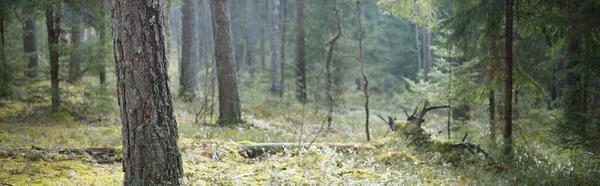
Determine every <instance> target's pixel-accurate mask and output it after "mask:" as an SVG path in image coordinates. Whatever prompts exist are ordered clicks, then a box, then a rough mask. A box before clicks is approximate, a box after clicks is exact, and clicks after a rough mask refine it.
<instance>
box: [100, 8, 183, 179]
mask: <svg viewBox="0 0 600 186" xmlns="http://www.w3.org/2000/svg"><path fill="white" fill-rule="evenodd" d="M162 3H163V2H162V1H156V0H147V1H146V0H140V1H120V0H110V5H111V12H112V13H111V15H112V18H111V22H112V25H113V44H114V54H115V74H116V76H117V93H118V100H119V106H120V107H121V124H122V129H121V131H122V135H123V172H124V173H125V179H124V181H123V185H183V184H184V183H183V168H182V161H181V154H180V153H179V148H178V147H177V138H178V132H177V121H176V119H175V114H174V112H173V96H172V95H171V90H170V87H171V86H170V82H169V74H168V66H169V61H168V59H167V50H166V48H165V46H166V43H165V41H166V38H165V35H164V33H163V32H164V29H165V28H164V24H165V23H164V15H163V11H161V10H162V6H163V5H162Z"/></svg>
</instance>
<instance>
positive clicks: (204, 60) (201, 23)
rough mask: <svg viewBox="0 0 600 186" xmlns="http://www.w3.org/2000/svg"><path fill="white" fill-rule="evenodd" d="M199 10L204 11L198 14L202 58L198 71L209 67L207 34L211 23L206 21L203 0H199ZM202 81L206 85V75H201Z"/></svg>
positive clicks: (199, 55) (200, 58)
mask: <svg viewBox="0 0 600 186" xmlns="http://www.w3.org/2000/svg"><path fill="white" fill-rule="evenodd" d="M196 6H197V7H198V10H200V11H201V12H202V13H200V14H199V15H198V21H197V24H198V33H197V34H198V42H199V45H200V47H199V48H198V52H199V54H198V57H199V60H200V69H199V70H198V71H201V70H205V69H206V68H208V49H207V40H208V38H207V36H206V29H207V28H206V27H207V26H206V24H210V23H206V21H205V20H206V19H205V18H204V16H205V14H206V13H204V4H203V2H202V0H199V1H197V5H196ZM200 81H201V82H202V84H203V85H206V75H204V76H200Z"/></svg>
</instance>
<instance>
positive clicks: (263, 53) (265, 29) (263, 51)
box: [260, 0, 272, 73]
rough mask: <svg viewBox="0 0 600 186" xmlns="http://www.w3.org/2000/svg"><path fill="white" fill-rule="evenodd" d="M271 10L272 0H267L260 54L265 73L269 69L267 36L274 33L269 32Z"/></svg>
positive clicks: (262, 68) (262, 69)
mask: <svg viewBox="0 0 600 186" xmlns="http://www.w3.org/2000/svg"><path fill="white" fill-rule="evenodd" d="M270 10H271V0H265V9H264V10H263V13H264V16H265V17H264V19H263V20H265V26H264V27H263V35H262V36H263V38H262V39H261V41H262V42H261V45H260V50H261V51H260V52H261V54H260V55H261V56H260V58H261V62H260V65H261V72H262V73H265V72H266V71H267V65H266V63H267V62H266V61H267V59H266V56H267V55H268V53H267V52H269V51H268V50H267V47H266V45H267V36H268V34H272V33H270V32H269V30H270V29H271V11H270Z"/></svg>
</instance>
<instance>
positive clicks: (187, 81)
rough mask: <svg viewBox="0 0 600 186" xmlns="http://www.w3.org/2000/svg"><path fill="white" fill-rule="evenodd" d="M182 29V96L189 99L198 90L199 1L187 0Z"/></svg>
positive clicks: (180, 83)
mask: <svg viewBox="0 0 600 186" xmlns="http://www.w3.org/2000/svg"><path fill="white" fill-rule="evenodd" d="M182 9H183V16H182V22H183V23H184V24H182V30H181V36H182V39H181V41H182V42H181V50H182V51H181V54H182V56H181V58H182V60H181V74H180V78H179V85H180V87H179V88H180V94H181V95H180V96H183V97H184V99H186V100H189V99H190V98H193V97H194V94H195V92H196V91H197V90H198V86H199V82H198V71H199V70H200V61H199V56H198V51H199V49H198V15H197V13H198V3H197V2H196V0H185V1H184V4H183V8H182Z"/></svg>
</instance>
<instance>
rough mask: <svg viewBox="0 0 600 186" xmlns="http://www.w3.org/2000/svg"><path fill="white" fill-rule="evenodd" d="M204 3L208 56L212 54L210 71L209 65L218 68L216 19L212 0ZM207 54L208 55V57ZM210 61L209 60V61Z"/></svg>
mask: <svg viewBox="0 0 600 186" xmlns="http://www.w3.org/2000/svg"><path fill="white" fill-rule="evenodd" d="M202 3H203V5H204V19H205V20H204V22H205V23H206V32H205V34H206V35H205V36H206V38H207V40H206V42H207V44H206V49H207V50H206V51H207V52H208V53H207V54H208V56H210V57H211V58H210V59H211V60H212V63H211V65H208V64H207V65H206V68H207V73H208V68H210V67H209V66H212V68H213V69H216V66H217V64H216V59H215V56H214V54H215V40H214V37H213V35H214V34H213V24H214V19H213V12H212V7H211V3H210V0H202ZM208 56H207V57H208ZM207 62H208V61H207ZM212 72H213V74H216V73H217V71H216V70H213V71H212Z"/></svg>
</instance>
